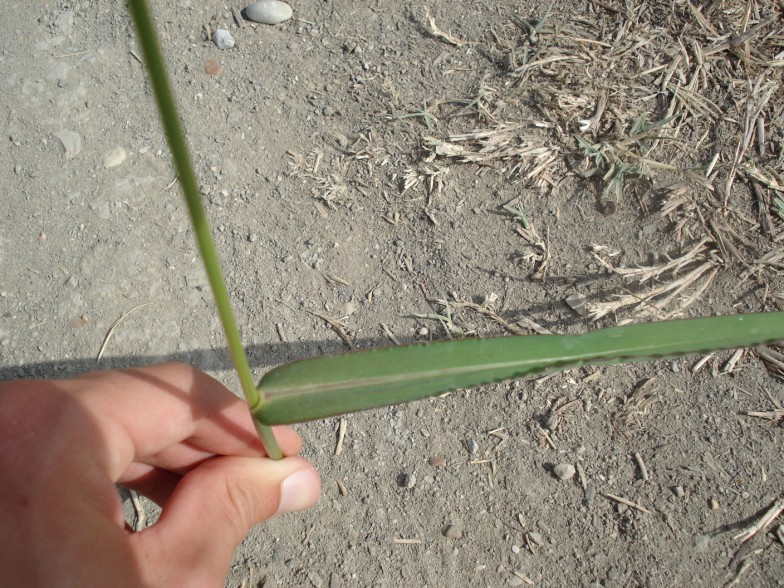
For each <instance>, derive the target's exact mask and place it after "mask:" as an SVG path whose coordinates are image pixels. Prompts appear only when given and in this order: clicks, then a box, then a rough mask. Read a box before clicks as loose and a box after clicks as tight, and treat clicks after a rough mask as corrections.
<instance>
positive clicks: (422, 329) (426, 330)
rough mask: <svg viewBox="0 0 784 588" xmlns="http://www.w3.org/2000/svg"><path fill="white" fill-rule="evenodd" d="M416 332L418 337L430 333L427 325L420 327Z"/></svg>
mask: <svg viewBox="0 0 784 588" xmlns="http://www.w3.org/2000/svg"><path fill="white" fill-rule="evenodd" d="M417 334H418V335H419V336H420V337H427V336H428V335H429V334H430V330H429V329H428V328H427V327H421V328H420V329H419V331H417Z"/></svg>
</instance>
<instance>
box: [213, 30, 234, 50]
mask: <svg viewBox="0 0 784 588" xmlns="http://www.w3.org/2000/svg"><path fill="white" fill-rule="evenodd" d="M212 42H213V43H215V46H216V47H218V49H233V48H234V37H232V36H231V33H230V32H229V31H227V30H226V29H215V31H214V32H213V33H212Z"/></svg>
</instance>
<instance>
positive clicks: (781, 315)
mask: <svg viewBox="0 0 784 588" xmlns="http://www.w3.org/2000/svg"><path fill="white" fill-rule="evenodd" d="M778 339H784V312H774V313H758V314H745V315H733V316H725V317H712V318H703V319H690V320H681V321H664V322H658V323H648V324H639V325H628V326H623V327H613V328H609V329H600V330H597V331H593V332H590V333H586V334H583V335H545V336H542V335H532V336H519V337H500V338H491V339H466V340H461V341H447V342H440V343H432V344H419V345H408V346H402V347H391V348H386V349H376V350H369V351H361V352H357V353H350V354H346V355H337V356H332V357H320V358H314V359H307V360H303V361H298V362H294V363H291V364H288V365H284V366H281V367H279V368H276V369H274V370H272V371H270V372H269V373H267V374H266V375H265V376H264V378H262V380H261V382H260V384H259V388H260V389H262V390H263V392H264V394H265V398H266V402H265V404H264V405H263V406H262V407H261V409H260V410H258V411H256V412H255V414H254V416H255V418H257V419H258V420H259V421H260V422H262V423H264V424H266V425H273V424H288V423H296V422H303V421H308V420H314V419H320V418H325V417H329V416H335V415H338V414H343V413H347V412H356V411H359V410H366V409H370V408H378V407H382V406H388V405H392V404H398V403H401V402H409V401H412V400H418V399H422V398H427V397H429V396H434V395H436V394H440V393H443V392H447V391H449V390H454V389H457V388H468V387H472V386H477V385H481V384H488V383H491V382H498V381H501V380H506V379H510V378H520V377H524V376H528V375H531V374H536V373H542V372H549V371H557V370H560V369H565V368H569V367H574V366H578V365H585V364H597V363H621V362H625V361H635V360H641V359H658V358H661V357H666V356H673V355H684V354H688V353H698V352H705V351H712V350H716V349H731V348H737V347H750V346H754V345H760V344H763V343H766V342H770V341H775V340H778Z"/></svg>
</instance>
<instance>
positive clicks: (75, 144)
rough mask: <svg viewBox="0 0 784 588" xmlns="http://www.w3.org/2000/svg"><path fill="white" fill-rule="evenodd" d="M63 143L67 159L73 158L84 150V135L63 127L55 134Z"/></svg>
mask: <svg viewBox="0 0 784 588" xmlns="http://www.w3.org/2000/svg"><path fill="white" fill-rule="evenodd" d="M54 136H55V137H57V138H58V139H59V140H60V143H62V144H63V149H65V159H73V158H74V157H76V156H77V155H79V152H80V151H81V150H82V136H81V135H80V134H79V133H75V132H74V131H69V130H68V129H63V130H61V131H57V132H56V133H55V134H54Z"/></svg>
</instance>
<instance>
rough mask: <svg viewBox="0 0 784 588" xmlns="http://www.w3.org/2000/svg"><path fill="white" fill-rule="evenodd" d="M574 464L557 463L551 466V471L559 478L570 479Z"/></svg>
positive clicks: (572, 475)
mask: <svg viewBox="0 0 784 588" xmlns="http://www.w3.org/2000/svg"><path fill="white" fill-rule="evenodd" d="M574 472H575V469H574V466H573V465H572V464H570V463H559V464H558V465H557V466H555V467H554V468H553V473H554V474H555V475H556V476H557V477H558V479H560V480H571V479H572V478H573V477H574Z"/></svg>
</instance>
